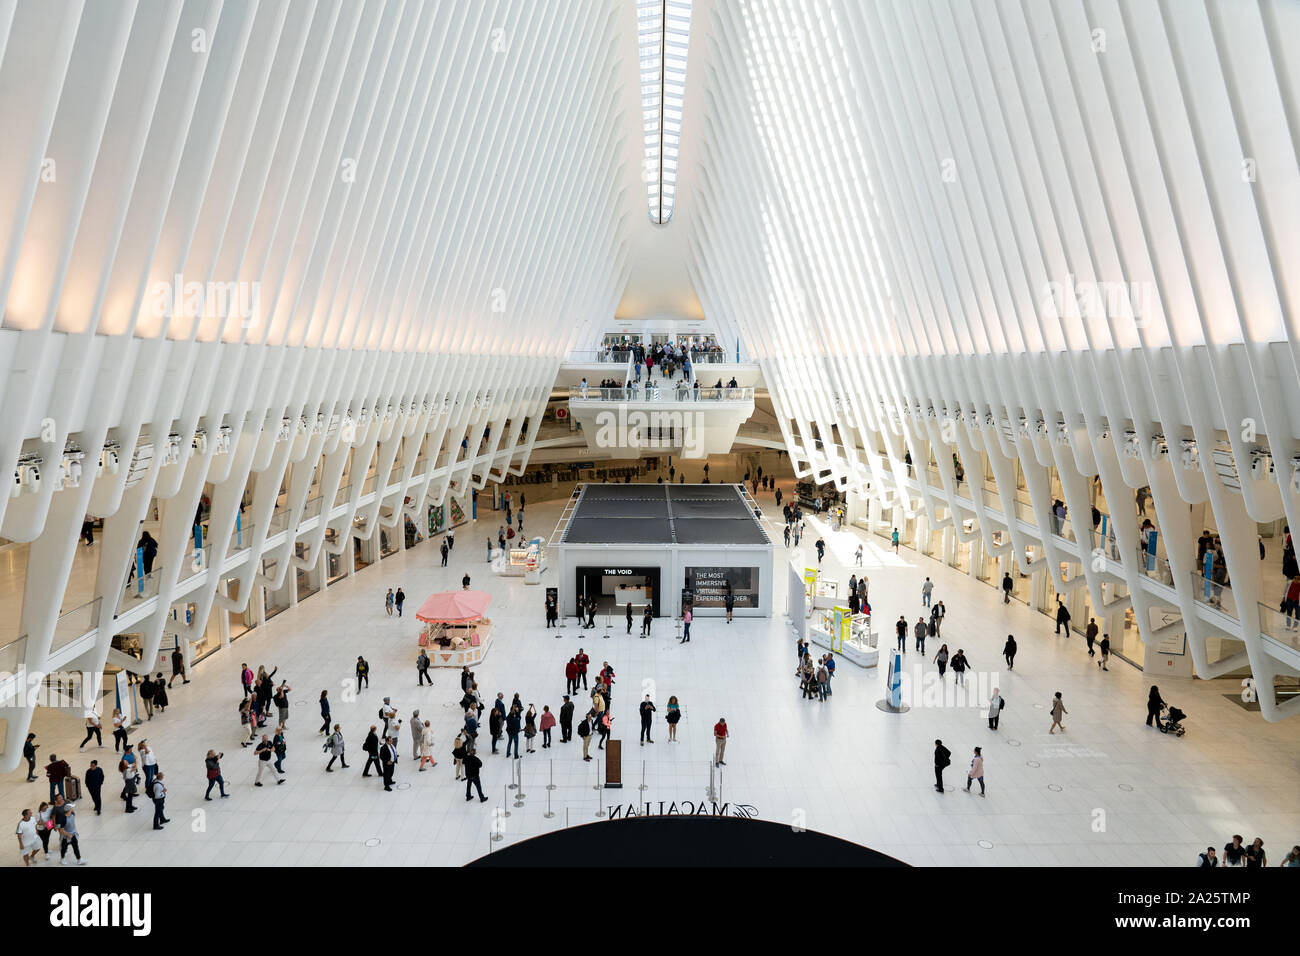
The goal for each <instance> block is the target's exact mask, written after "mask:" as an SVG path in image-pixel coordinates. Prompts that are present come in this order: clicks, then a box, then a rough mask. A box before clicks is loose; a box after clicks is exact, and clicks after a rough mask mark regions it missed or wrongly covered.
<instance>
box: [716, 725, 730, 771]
mask: <svg viewBox="0 0 1300 956" xmlns="http://www.w3.org/2000/svg"><path fill="white" fill-rule="evenodd" d="M726 752H727V718H726V717H719V718H718V722H717V723H716V724H714V725H713V766H715V767H725V766H726V765H727V761H725V760H723V759H722V758H723V756H724V755H725V754H726Z"/></svg>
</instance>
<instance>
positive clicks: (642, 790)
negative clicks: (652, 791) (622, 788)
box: [637, 760, 647, 793]
mask: <svg viewBox="0 0 1300 956" xmlns="http://www.w3.org/2000/svg"><path fill="white" fill-rule="evenodd" d="M637 789H638V790H640V791H641V792H642V793H645V791H646V789H647V788H646V785H645V761H644V760H642V761H641V786H639V787H637Z"/></svg>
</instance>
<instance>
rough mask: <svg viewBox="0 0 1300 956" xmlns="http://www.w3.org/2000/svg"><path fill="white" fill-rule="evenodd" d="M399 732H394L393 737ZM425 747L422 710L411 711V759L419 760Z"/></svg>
mask: <svg viewBox="0 0 1300 956" xmlns="http://www.w3.org/2000/svg"><path fill="white" fill-rule="evenodd" d="M396 736H397V734H396V732H394V734H393V737H396ZM423 747H424V724H423V723H422V722H421V721H420V712H419V711H418V710H413V711H411V759H412V760H419V759H420V754H421V753H422V752H423Z"/></svg>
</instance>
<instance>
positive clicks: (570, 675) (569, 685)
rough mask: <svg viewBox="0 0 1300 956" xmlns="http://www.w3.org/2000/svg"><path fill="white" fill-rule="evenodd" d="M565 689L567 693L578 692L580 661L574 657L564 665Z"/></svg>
mask: <svg viewBox="0 0 1300 956" xmlns="http://www.w3.org/2000/svg"><path fill="white" fill-rule="evenodd" d="M564 691H565V694H566V695H567V694H576V693H577V692H578V663H577V661H575V660H574V659H573V658H572V657H570V658H569V663H567V664H565V665H564Z"/></svg>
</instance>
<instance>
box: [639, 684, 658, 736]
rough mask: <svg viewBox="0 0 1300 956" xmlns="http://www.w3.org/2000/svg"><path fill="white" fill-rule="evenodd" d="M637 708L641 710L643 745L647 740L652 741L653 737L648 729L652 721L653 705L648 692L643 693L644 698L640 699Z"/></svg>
mask: <svg viewBox="0 0 1300 956" xmlns="http://www.w3.org/2000/svg"><path fill="white" fill-rule="evenodd" d="M638 709H639V710H640V712H641V746H642V747H644V746H645V745H646V743H647V741H648V742H649V743H654V738H653V737H651V736H650V729H651V725H652V722H653V721H654V715H655V705H654V702H653V701H652V700H651V699H650V695H649V694H646V695H645V700H643V701H641V704H640V706H639V708H638Z"/></svg>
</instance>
